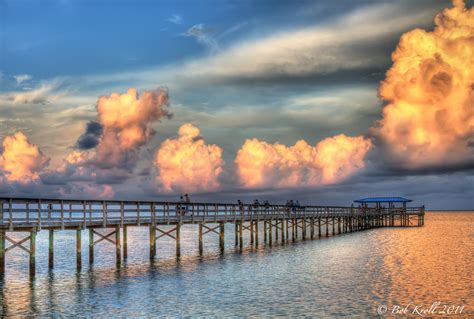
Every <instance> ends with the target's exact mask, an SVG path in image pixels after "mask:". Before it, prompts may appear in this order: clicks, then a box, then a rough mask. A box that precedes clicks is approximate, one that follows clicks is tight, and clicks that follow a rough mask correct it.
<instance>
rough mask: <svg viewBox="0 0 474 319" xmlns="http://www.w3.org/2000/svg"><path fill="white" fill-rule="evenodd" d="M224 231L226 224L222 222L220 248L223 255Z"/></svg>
mask: <svg viewBox="0 0 474 319" xmlns="http://www.w3.org/2000/svg"><path fill="white" fill-rule="evenodd" d="M224 230H225V224H224V222H220V232H219V247H220V249H221V253H223V252H224V247H225V245H224V238H225V237H224Z"/></svg>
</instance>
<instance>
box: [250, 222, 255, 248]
mask: <svg viewBox="0 0 474 319" xmlns="http://www.w3.org/2000/svg"><path fill="white" fill-rule="evenodd" d="M249 230H250V244H251V245H253V243H254V233H253V220H251V221H250V226H249Z"/></svg>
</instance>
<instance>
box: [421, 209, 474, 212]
mask: <svg viewBox="0 0 474 319" xmlns="http://www.w3.org/2000/svg"><path fill="white" fill-rule="evenodd" d="M426 212H427V213H442V212H463V213H474V210H473V209H427V210H426Z"/></svg>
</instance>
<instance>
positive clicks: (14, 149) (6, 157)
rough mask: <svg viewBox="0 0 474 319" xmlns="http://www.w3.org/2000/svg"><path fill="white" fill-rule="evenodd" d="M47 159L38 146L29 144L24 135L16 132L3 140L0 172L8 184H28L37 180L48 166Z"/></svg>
mask: <svg viewBox="0 0 474 319" xmlns="http://www.w3.org/2000/svg"><path fill="white" fill-rule="evenodd" d="M48 163H49V158H47V157H46V156H45V155H44V154H43V153H42V152H41V150H40V149H39V148H38V146H36V145H34V144H31V143H30V141H29V140H28V138H27V137H26V135H25V134H23V133H22V132H17V133H15V134H14V135H11V136H7V137H6V138H5V139H4V140H3V152H2V153H1V155H0V170H1V172H2V173H3V174H4V175H5V177H6V179H7V180H8V181H9V182H18V183H21V184H29V183H31V182H34V181H37V180H38V179H39V173H40V172H41V171H42V170H43V169H44V168H46V166H48Z"/></svg>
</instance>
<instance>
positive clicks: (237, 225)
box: [201, 221, 239, 247]
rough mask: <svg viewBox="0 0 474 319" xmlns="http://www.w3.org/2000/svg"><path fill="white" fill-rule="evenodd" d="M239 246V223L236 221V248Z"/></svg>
mask: <svg viewBox="0 0 474 319" xmlns="http://www.w3.org/2000/svg"><path fill="white" fill-rule="evenodd" d="M201 231H202V230H201ZM238 245H239V223H238V222H237V221H236V222H235V247H237V246H238Z"/></svg>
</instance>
